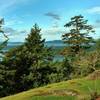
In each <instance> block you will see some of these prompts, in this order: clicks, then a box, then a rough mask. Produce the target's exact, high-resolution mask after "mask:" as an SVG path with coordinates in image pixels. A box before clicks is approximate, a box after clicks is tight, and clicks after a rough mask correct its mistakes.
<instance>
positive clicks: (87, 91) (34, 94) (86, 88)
mask: <svg viewBox="0 0 100 100" xmlns="http://www.w3.org/2000/svg"><path fill="white" fill-rule="evenodd" d="M99 74H100V73H99ZM99 74H98V73H95V75H94V74H92V75H89V77H86V78H82V79H74V80H69V81H64V82H60V83H55V84H51V85H47V86H45V87H40V88H37V89H32V90H29V91H26V92H22V93H19V94H17V95H13V96H8V97H5V98H1V99H0V100H90V95H91V94H92V95H93V94H95V93H96V92H97V93H98V95H99V94H100V79H99V78H98V77H97V78H94V77H95V76H97V75H99Z"/></svg>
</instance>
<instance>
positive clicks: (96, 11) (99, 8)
mask: <svg viewBox="0 0 100 100" xmlns="http://www.w3.org/2000/svg"><path fill="white" fill-rule="evenodd" d="M87 12H88V13H91V14H100V6H97V7H93V8H90V9H87Z"/></svg>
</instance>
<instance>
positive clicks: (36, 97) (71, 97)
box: [30, 96, 76, 100]
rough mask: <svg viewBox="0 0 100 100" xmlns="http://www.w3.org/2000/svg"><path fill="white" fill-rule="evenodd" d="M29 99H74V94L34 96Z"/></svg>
mask: <svg viewBox="0 0 100 100" xmlns="http://www.w3.org/2000/svg"><path fill="white" fill-rule="evenodd" d="M30 100H76V99H75V97H74V96H42V97H41V96H35V97H32V98H31V99H30Z"/></svg>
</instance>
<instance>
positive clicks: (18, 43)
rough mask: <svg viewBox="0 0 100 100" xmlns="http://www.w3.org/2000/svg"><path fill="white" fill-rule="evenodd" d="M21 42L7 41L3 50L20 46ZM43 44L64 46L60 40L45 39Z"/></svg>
mask: <svg viewBox="0 0 100 100" xmlns="http://www.w3.org/2000/svg"><path fill="white" fill-rule="evenodd" d="M22 44H23V42H8V45H7V47H6V48H5V49H4V50H8V49H11V48H14V47H17V46H20V45H22ZM45 45H46V46H47V47H51V46H52V47H59V48H60V47H63V46H65V44H64V43H63V42H62V41H61V40H53V41H46V42H45Z"/></svg>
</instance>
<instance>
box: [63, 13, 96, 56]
mask: <svg viewBox="0 0 100 100" xmlns="http://www.w3.org/2000/svg"><path fill="white" fill-rule="evenodd" d="M87 22H88V20H85V19H84V17H83V16H82V15H79V16H74V17H72V18H71V21H69V22H68V23H67V24H65V26H64V27H66V28H68V29H69V32H67V33H65V34H63V35H62V39H63V41H64V43H67V44H68V45H69V47H70V51H71V52H73V53H74V54H75V53H76V54H77V53H79V51H80V50H81V49H82V48H89V47H90V45H91V43H93V38H92V37H91V36H89V33H94V32H95V31H94V30H93V27H92V26H91V25H88V24H87Z"/></svg>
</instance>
